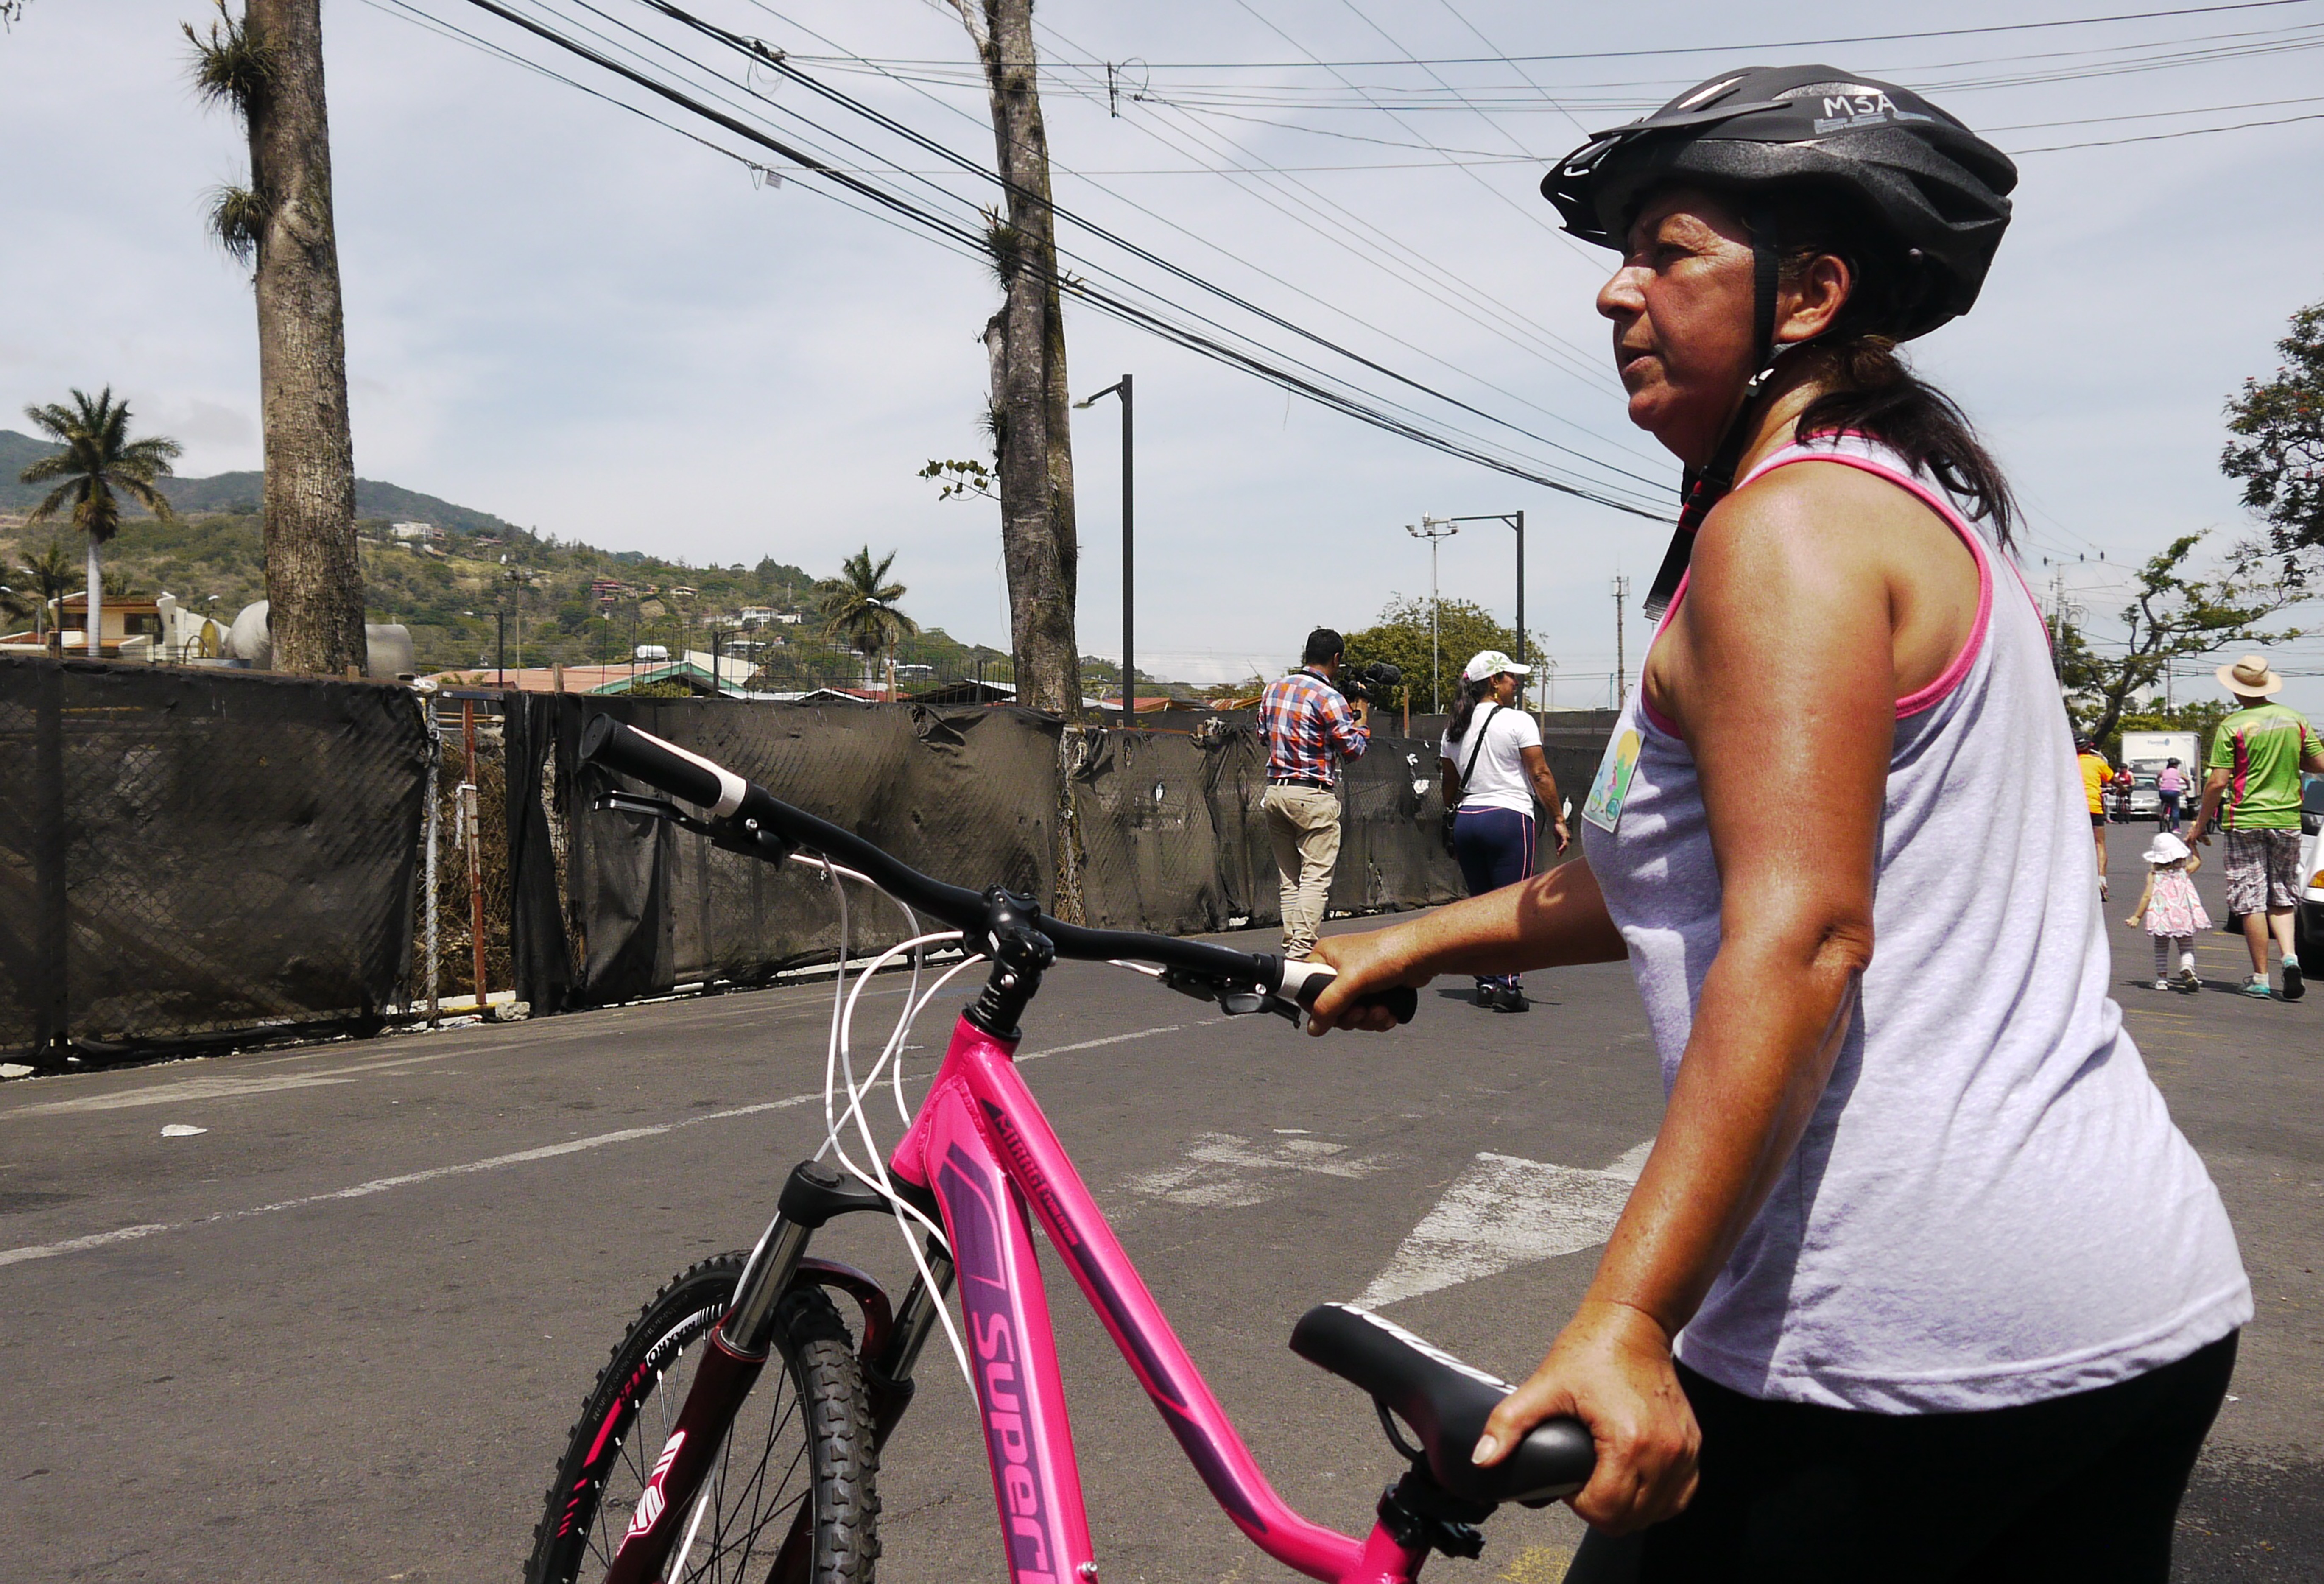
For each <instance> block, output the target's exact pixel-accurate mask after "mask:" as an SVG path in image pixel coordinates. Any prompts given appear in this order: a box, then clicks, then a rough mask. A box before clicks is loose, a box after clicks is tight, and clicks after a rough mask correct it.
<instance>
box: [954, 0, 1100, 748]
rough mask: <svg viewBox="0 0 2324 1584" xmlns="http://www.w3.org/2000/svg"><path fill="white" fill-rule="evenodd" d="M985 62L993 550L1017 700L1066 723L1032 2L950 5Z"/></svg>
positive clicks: (1067, 464)
mask: <svg viewBox="0 0 2324 1584" xmlns="http://www.w3.org/2000/svg"><path fill="white" fill-rule="evenodd" d="M954 4H955V5H956V6H957V7H958V8H959V10H960V13H961V18H962V20H963V21H964V23H967V24H968V30H969V33H970V36H971V37H972V38H973V39H974V40H975V41H976V46H977V53H978V55H979V57H980V58H981V59H982V64H983V67H984V74H985V83H986V87H987V88H988V90H989V93H990V97H991V106H992V134H993V141H994V143H995V146H996V148H997V149H998V152H999V155H1000V170H1001V176H1002V178H1003V179H1004V180H1006V181H1007V182H1008V183H1009V196H1008V206H1007V210H1006V214H1007V219H1006V221H1005V223H999V224H996V225H995V226H993V230H992V244H993V256H994V262H995V263H996V264H997V266H998V267H999V269H1000V272H1001V281H1002V284H1003V287H1004V290H1005V291H1006V296H1005V299H1004V300H1003V302H1002V304H1001V311H1000V312H999V313H997V314H995V315H994V316H993V317H992V320H991V323H990V324H989V325H987V326H986V327H985V345H986V349H987V352H988V354H989V355H990V358H991V380H992V409H993V417H994V428H995V430H996V434H995V438H996V439H997V441H998V442H999V447H998V448H999V453H1000V468H999V474H1000V484H1001V551H1002V559H1003V561H1004V563H1005V565H1006V566H1007V568H1008V574H1009V618H1010V647H1011V648H1012V649H1014V651H1015V658H1016V662H1017V689H1018V692H1017V697H1018V701H1019V703H1021V704H1025V705H1030V706H1032V707H1033V708H1035V709H1041V710H1052V711H1055V712H1056V713H1057V714H1062V715H1065V717H1066V718H1067V719H1072V718H1073V717H1074V716H1075V715H1077V714H1079V713H1080V710H1081V675H1080V673H1081V664H1080V649H1079V647H1078V645H1077V644H1076V642H1075V640H1074V589H1075V583H1076V579H1077V576H1078V574H1079V566H1080V547H1079V541H1078V540H1077V539H1076V538H1075V534H1074V469H1073V441H1072V433H1071V429H1070V427H1069V425H1068V423H1067V419H1066V407H1067V389H1066V382H1065V320H1064V318H1063V316H1062V314H1061V312H1060V311H1059V306H1058V300H1057V248H1056V218H1055V216H1054V215H1053V213H1052V211H1051V209H1050V207H1049V144H1048V134H1047V130H1046V129H1045V128H1044V126H1043V124H1042V120H1041V99H1040V93H1039V89H1038V87H1037V82H1036V61H1035V56H1034V50H1033V4H1032V0H954Z"/></svg>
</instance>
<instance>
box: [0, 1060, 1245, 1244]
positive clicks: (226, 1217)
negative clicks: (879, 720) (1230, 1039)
mask: <svg viewBox="0 0 2324 1584" xmlns="http://www.w3.org/2000/svg"><path fill="white" fill-rule="evenodd" d="M1210 1021H1215V1019H1211V1020H1210ZM1184 1027H1187V1026H1186V1025H1185V1024H1180V1023H1169V1024H1165V1025H1163V1026H1161V1027H1157V1028H1140V1029H1136V1030H1133V1031H1132V1032H1130V1033H1129V1034H1112V1035H1107V1036H1104V1037H1103V1038H1101V1039H1085V1040H1082V1041H1079V1042H1078V1043H1076V1044H1074V1045H1057V1046H1055V1047H1053V1048H1051V1049H1049V1050H1045V1051H1033V1052H1029V1053H1028V1054H1024V1055H1020V1056H1019V1057H1018V1058H1017V1059H1018V1060H1019V1062H1030V1061H1038V1060H1040V1059H1041V1058H1042V1057H1044V1056H1062V1055H1065V1054H1069V1053H1071V1052H1074V1051H1086V1050H1094V1049H1096V1048H1097V1047H1099V1046H1101V1045H1120V1044H1122V1043H1123V1042H1124V1041H1127V1040H1133V1039H1148V1038H1151V1037H1152V1036H1155V1035H1157V1034H1172V1033H1176V1032H1177V1031H1178V1030H1180V1029H1182V1028H1184ZM930 1076H932V1074H929V1073H918V1074H916V1075H912V1076H911V1077H909V1078H908V1080H907V1081H908V1082H919V1081H922V1080H925V1079H927V1078H928V1077H930ZM217 1082H232V1081H229V1080H220V1079H192V1080H188V1081H187V1083H186V1084H164V1085H161V1086H159V1087H160V1088H165V1089H171V1090H176V1091H180V1092H178V1093H176V1094H175V1095H173V1096H171V1098H174V1099H180V1100H182V1099H186V1098H188V1097H187V1096H186V1095H185V1094H184V1092H183V1090H184V1088H185V1087H186V1086H187V1084H192V1085H199V1084H204V1083H217ZM247 1082H259V1083H265V1084H267V1085H268V1086H269V1087H270V1088H291V1087H296V1086H297V1083H308V1082H349V1080H346V1079H340V1078H333V1079H327V1080H324V1079H317V1078H309V1079H302V1080H299V1081H297V1083H281V1082H273V1081H272V1080H265V1079H258V1080H250V1081H247ZM154 1092H156V1091H151V1090H147V1091H138V1094H139V1095H140V1096H141V1097H142V1096H143V1095H145V1094H151V1093H154ZM226 1092H228V1093H233V1094H247V1093H252V1092H255V1091H253V1090H250V1089H247V1088H243V1089H235V1090H230V1091H226ZM116 1098H122V1097H115V1096H92V1097H91V1099H104V1100H110V1099H116ZM822 1099H823V1091H821V1090H820V1089H817V1090H814V1091H810V1092H807V1093H805V1094H790V1095H785V1096H784V1097H783V1098H782V1099H780V1100H770V1101H760V1102H759V1103H758V1104H756V1105H747V1106H733V1107H730V1108H728V1109H727V1110H721V1111H705V1112H703V1113H702V1115H700V1116H698V1117H686V1118H681V1119H679V1120H678V1121H675V1122H656V1123H651V1124H649V1125H648V1126H645V1127H642V1128H622V1129H620V1130H619V1131H617V1132H613V1133H598V1134H593V1135H592V1136H590V1137H587V1138H574V1139H568V1140H567V1141H566V1142H565V1143H563V1144H544V1145H541V1146H539V1147H536V1148H532V1149H520V1150H515V1151H512V1152H511V1153H509V1154H507V1155H496V1156H491V1157H489V1158H487V1159H484V1160H480V1161H465V1162H462V1163H461V1164H459V1165H448V1166H430V1167H428V1168H427V1169H426V1170H424V1171H418V1172H404V1173H401V1174H397V1175H395V1176H392V1177H374V1178H373V1179H372V1180H371V1181H370V1182H368V1183H355V1184H354V1185H353V1186H351V1187H346V1188H335V1189H333V1190H331V1191H330V1192H328V1193H309V1194H306V1195H304V1196H302V1197H300V1198H298V1199H284V1200H278V1201H277V1202H274V1203H272V1204H258V1205H253V1206H251V1207H250V1208H249V1209H247V1210H229V1211H219V1212H217V1214H215V1215H206V1216H197V1217H195V1218H194V1219H193V1220H184V1221H164V1222H153V1223H150V1224H146V1225H143V1226H134V1227H120V1228H116V1229H115V1230H113V1231H110V1232H96V1233H91V1234H90V1235H88V1236H87V1237H82V1238H67V1239H63V1240H61V1241H60V1242H55V1243H34V1244H29V1245H26V1246H25V1247H23V1248H0V1266H10V1265H21V1264H23V1262H24V1261H26V1260H29V1259H53V1258H55V1257H58V1256H60V1255H64V1254H80V1253H84V1252H86V1251H88V1250H89V1249H92V1248H107V1247H109V1246H111V1245H113V1244H115V1243H129V1242H134V1241H136V1240H137V1239H142V1238H151V1237H154V1236H156V1235H158V1234H160V1233H162V1232H182V1231H187V1230H189V1229H192V1228H195V1227H204V1226H211V1225H214V1224H217V1223H218V1222H222V1221H241V1220H251V1219H253V1218H254V1217H257V1216H266V1215H278V1214H280V1213H281V1212H282V1211H291V1210H303V1209H305V1208H307V1207H308V1206H309V1205H315V1204H327V1203H330V1202H333V1201H335V1200H342V1199H366V1198H369V1197H370V1196H371V1195H373V1194H374V1193H388V1192H390V1191H392V1190H393V1189H397V1188H408V1187H410V1186H412V1185H413V1184H414V1183H432V1182H435V1181H437V1180H438V1178H443V1177H460V1176H466V1175H468V1174H472V1173H476V1172H496V1171H501V1170H503V1169H505V1168H506V1167H509V1166H518V1165H529V1164H530V1163H531V1162H533V1161H542V1160H551V1159H554V1158H555V1157H557V1156H564V1155H573V1154H576V1153H577V1152H579V1151H581V1150H586V1149H603V1148H604V1147H606V1146H608V1145H614V1144H628V1143H632V1142H633V1141H634V1140H637V1139H640V1138H655V1137H660V1136H661V1135H663V1134H665V1133H676V1132H679V1131H681V1130H683V1129H685V1128H698V1127H700V1126H701V1125H702V1124H703V1123H705V1122H723V1121H728V1120H731V1119H733V1118H736V1117H755V1116H757V1115H759V1114H760V1113H761V1112H763V1111H782V1110H791V1109H792V1108H793V1107H796V1106H803V1105H806V1104H807V1103H809V1102H810V1101H821V1100H822ZM134 1103H144V1102H143V1101H142V1099H141V1100H140V1101H136V1102H134ZM85 1106H86V1102H83V1101H59V1102H57V1103H56V1105H55V1106H53V1107H32V1108H27V1109H29V1110H60V1109H75V1110H78V1109H84V1108H85ZM16 1114H21V1113H16ZM173 1126H174V1124H173Z"/></svg>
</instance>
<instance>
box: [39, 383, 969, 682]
mask: <svg viewBox="0 0 2324 1584" xmlns="http://www.w3.org/2000/svg"><path fill="white" fill-rule="evenodd" d="M56 448H57V447H54V446H51V445H49V444H48V443H46V442H44V441H41V440H36V439H34V438H32V437H30V436H28V435H23V434H19V433H17V432H15V431H14V430H13V429H0V557H5V562H6V564H7V565H8V566H11V567H14V566H16V565H17V563H18V561H19V559H20V557H21V556H22V555H23V554H25V553H27V552H31V551H33V550H37V549H39V548H42V547H43V546H45V545H47V544H49V543H50V542H51V540H56V541H60V542H61V543H63V544H64V545H65V547H66V548H67V549H68V551H69V554H70V555H71V556H72V557H73V558H74V560H75V562H76V564H78V557H79V556H80V553H81V551H80V544H79V541H78V539H77V538H76V536H75V535H74V534H73V533H72V532H71V530H70V529H69V527H68V526H66V525H64V524H62V523H44V524H42V525H41V526H39V527H37V528H28V527H26V526H24V523H23V513H24V512H25V511H28V510H29V509H30V508H31V507H32V505H33V503H34V502H37V501H38V500H39V499H40V492H39V491H37V490H35V489H33V488H32V486H30V485H26V484H20V483H16V482H15V480H16V475H17V474H19V473H21V472H22V471H23V468H24V467H25V465H27V464H29V463H31V462H32V460H33V459H35V458H36V457H39V456H46V455H48V454H49V453H50V452H51V451H53V450H55V449H56ZM260 478H261V475H259V474H255V473H226V474H217V475H216V476H214V477H210V478H177V479H171V480H169V481H167V483H166V486H165V487H166V492H167V493H168V494H169V496H170V498H171V502H172V503H173V504H174V505H176V506H177V508H178V509H179V510H180V511H181V512H183V513H184V514H185V515H184V516H183V517H181V518H180V520H178V521H177V522H174V523H162V522H159V521H156V520H154V519H152V518H151V517H147V516H143V515H135V516H131V517H128V518H127V519H126V520H124V522H123V524H122V529H121V532H120V534H119V535H118V536H117V537H116V538H115V539H114V540H113V542H112V543H111V544H109V545H108V546H106V551H105V565H106V574H107V581H108V584H110V583H112V582H114V581H115V580H118V582H119V584H120V586H121V588H122V589H123V591H124V592H125V593H129V594H145V595H151V594H158V593H161V592H164V591H166V592H168V593H170V594H175V595H176V596H177V597H178V598H179V599H180V601H182V602H184V603H187V604H188V605H189V606H191V607H193V608H195V609H198V610H203V611H207V612H211V613H214V614H215V615H216V616H217V620H218V621H219V622H221V623H225V622H231V621H232V620H233V619H234V616H235V612H239V611H240V610H241V609H242V608H243V607H244V605H246V604H248V603H251V602H252V601H254V600H258V599H263V598H264V597H265V540H264V534H263V530H262V528H261V524H260V519H259V516H258V498H259V486H260ZM355 502H356V508H357V520H356V524H355V527H356V531H357V533H358V535H359V536H360V539H361V541H362V554H363V567H364V602H365V605H366V607H367V610H366V613H367V614H368V616H369V618H370V619H371V620H372V621H374V622H403V623H404V624H406V625H407V626H409V627H410V629H411V635H412V640H413V643H414V645H415V647H416V648H417V649H418V656H419V662H420V668H421V669H422V670H423V671H432V670H442V669H449V668H460V667H474V666H478V665H491V664H493V662H494V656H495V652H496V648H497V635H498V632H499V631H500V620H499V618H500V614H501V612H503V611H504V612H505V614H506V630H507V634H508V645H509V647H508V663H509V664H510V665H511V666H512V667H513V666H519V665H525V666H545V665H549V664H551V663H561V664H565V665H580V664H586V663H588V662H590V661H616V660H620V659H622V658H623V657H625V656H627V655H628V654H629V653H630V651H631V649H632V646H633V645H637V644H655V643H659V644H661V645H663V646H664V647H666V648H668V649H670V650H672V651H673V652H676V651H678V650H679V649H706V648H707V647H708V644H709V634H710V632H711V631H712V630H713V629H714V628H717V629H722V630H724V631H729V632H731V631H733V630H734V628H735V627H736V625H737V619H738V617H739V615H740V612H742V610H743V608H744V607H746V606H754V607H760V608H770V609H773V610H776V611H779V612H793V613H799V612H806V611H807V609H808V607H809V605H810V604H811V602H812V590H813V588H814V585H815V582H816V577H817V576H829V575H830V574H832V573H835V572H836V571H837V567H836V566H830V567H822V568H817V569H816V570H815V571H813V572H810V571H809V570H808V569H807V568H805V567H801V566H795V565H792V564H790V563H788V562H783V561H778V560H776V559H775V558H774V557H771V556H770V557H761V559H760V560H759V562H758V563H757V565H755V566H744V565H742V564H740V563H737V564H735V565H733V566H691V565H688V564H687V562H686V561H684V560H677V561H671V560H664V559H662V558H661V557H656V556H650V555H647V554H645V553H644V552H643V551H640V550H601V549H598V548H595V546H591V545H583V544H571V543H560V542H558V539H556V538H555V536H553V535H549V536H542V535H537V534H535V533H532V532H530V531H529V530H524V529H520V528H516V527H512V525H511V524H509V523H508V522H506V521H504V520H502V519H501V518H498V517H495V516H493V514H492V513H490V512H488V511H475V510H472V509H471V508H468V507H466V506H461V505H457V504H456V503H454V502H449V501H444V500H440V499H438V497H436V496H434V495H426V494H422V493H420V492H418V491H416V490H407V489H404V488H402V487H401V486H400V485H396V484H391V483H377V482H375V481H373V480H369V479H364V480H359V481H357V483H356V486H355ZM409 521H417V522H426V523H430V524H433V525H434V526H435V527H436V528H438V529H439V530H443V537H442V538H441V539H438V540H437V541H435V542H434V543H433V544H431V545H429V546H428V547H427V548H413V547H411V546H410V545H406V544H401V543H398V542H396V541H395V540H394V539H392V537H391V535H390V532H389V528H390V525H391V524H392V523H395V522H409ZM833 554H834V557H835V558H836V556H837V554H838V547H837V546H836V545H835V546H834V547H833ZM897 571H898V573H899V575H900V576H902V577H903V578H904V580H905V581H906V582H907V583H909V582H910V578H911V574H910V569H909V568H908V567H903V566H899V567H898V568H897ZM0 582H5V583H11V584H14V585H16V586H18V587H20V588H21V587H24V586H26V585H24V584H23V582H22V581H21V580H20V579H19V578H17V577H13V576H7V575H6V574H5V573H0ZM75 586H76V587H78V582H77V581H76V584H75ZM904 608H905V609H906V610H907V611H909V609H910V608H911V601H910V600H909V599H908V598H907V599H906V600H905V602H904ZM761 636H762V637H763V638H764V639H765V640H768V641H767V644H766V648H765V649H764V650H763V651H762V653H763V654H764V655H765V657H766V658H768V659H769V660H770V662H775V663H776V668H777V670H778V671H779V672H780V673H781V675H779V676H772V677H769V678H768V679H767V685H768V686H794V685H804V686H812V685H814V684H816V683H817V682H825V681H827V682H835V683H841V684H850V683H857V682H861V681H862V679H863V677H862V662H861V661H860V660H859V659H857V658H853V657H851V656H849V655H847V654H846V653H845V652H844V649H835V648H834V646H830V645H827V644H824V643H822V642H820V641H819V640H817V638H816V635H815V631H814V623H813V619H812V617H811V616H809V617H808V618H807V620H806V621H804V622H799V623H797V624H788V625H787V624H780V623H778V624H776V625H774V626H772V627H770V629H769V631H768V632H767V633H765V634H763V635H761ZM778 637H779V638H781V639H783V640H787V641H785V642H783V643H781V644H779V645H778V644H776V643H775V642H774V641H773V640H775V639H776V638H778ZM897 658H898V659H899V662H901V663H902V664H905V665H909V666H925V667H928V668H930V670H929V671H927V672H914V673H912V674H911V675H910V677H908V681H910V682H925V681H927V680H928V679H930V678H931V677H933V678H935V679H940V680H946V681H948V680H951V679H952V678H954V677H964V676H974V675H976V674H977V672H978V668H979V663H980V662H982V666H983V668H984V674H985V675H987V676H989V677H993V678H994V679H996V680H998V679H1002V678H1005V677H1006V676H1007V675H1008V666H1007V658H1008V657H1007V656H1006V655H1005V654H1004V653H1002V652H1001V651H1000V650H996V649H978V648H973V647H972V646H969V645H965V644H962V643H958V642H955V641H954V640H953V639H952V638H950V637H949V636H947V635H946V634H945V633H944V632H943V631H931V632H927V633H924V634H922V635H921V636H920V637H918V638H916V639H912V640H908V641H907V643H906V644H905V646H904V649H903V650H902V652H901V653H900V654H899V656H898V657H897Z"/></svg>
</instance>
